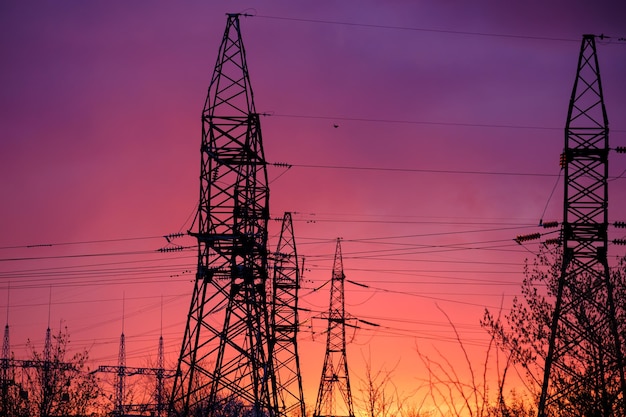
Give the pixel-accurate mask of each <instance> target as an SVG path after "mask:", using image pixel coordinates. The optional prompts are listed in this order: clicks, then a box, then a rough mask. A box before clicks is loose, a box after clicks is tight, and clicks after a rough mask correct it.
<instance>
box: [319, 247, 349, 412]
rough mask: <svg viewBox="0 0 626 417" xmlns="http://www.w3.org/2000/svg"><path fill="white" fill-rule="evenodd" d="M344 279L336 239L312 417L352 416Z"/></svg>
mask: <svg viewBox="0 0 626 417" xmlns="http://www.w3.org/2000/svg"><path fill="white" fill-rule="evenodd" d="M344 281H345V275H344V273H343V260H342V256H341V239H337V248H336V250H335V260H334V263H333V275H332V279H331V287H330V308H329V310H328V315H327V317H326V319H327V320H328V332H327V339H326V354H325V357H324V367H323V369H322V380H321V381H320V387H319V391H318V393H317V402H316V405H315V411H314V413H313V416H314V417H354V407H353V405H352V392H351V390H350V378H349V376H348V361H347V359H346V312H345V301H344Z"/></svg>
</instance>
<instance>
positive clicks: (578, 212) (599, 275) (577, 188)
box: [538, 35, 626, 417]
mask: <svg viewBox="0 0 626 417" xmlns="http://www.w3.org/2000/svg"><path fill="white" fill-rule="evenodd" d="M608 133H609V128H608V118H607V114H606V109H605V106H604V98H603V93H602V84H601V81H600V70H599V66H598V58H597V54H596V45H595V37H594V35H584V36H583V40H582V45H581V50H580V56H579V59H578V68H577V73H576V80H575V83H574V88H573V91H572V96H571V99H570V103H569V111H568V115H567V123H566V127H565V152H564V158H563V159H562V163H563V164H564V169H565V191H564V192H565V194H564V210H563V211H564V212H563V226H562V227H563V229H562V245H563V263H562V266H561V275H560V278H559V280H558V287H557V288H556V289H555V295H556V303H555V307H554V312H553V317H552V324H551V328H550V338H549V345H548V352H547V356H546V359H545V366H544V379H543V384H542V390H541V396H540V400H539V407H538V408H539V410H538V414H539V416H540V417H545V416H548V415H556V414H555V413H558V415H560V416H581V415H585V416H586V415H590V416H591V415H593V416H605V417H608V416H625V415H626V411H625V410H626V408H625V407H626V405H625V404H624V400H625V399H626V396H625V394H626V383H625V380H624V357H623V348H622V341H621V339H620V331H619V327H618V321H617V312H616V304H615V299H614V287H615V283H614V282H613V278H612V277H611V274H610V272H609V267H608V262H607V240H608V238H607V227H608V217H607V209H608V186H607V178H608V152H609V143H608ZM583 396H584V397H583Z"/></svg>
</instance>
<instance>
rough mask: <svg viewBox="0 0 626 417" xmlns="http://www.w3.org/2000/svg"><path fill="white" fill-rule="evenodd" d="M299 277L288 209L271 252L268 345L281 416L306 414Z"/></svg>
mask: <svg viewBox="0 0 626 417" xmlns="http://www.w3.org/2000/svg"><path fill="white" fill-rule="evenodd" d="M300 278H301V277H300V269H299V267H298V253H297V251H296V241H295V239H294V233H293V221H292V219H291V213H285V215H284V217H283V222H282V227H281V231H280V238H279V240H278V246H277V248H276V252H275V253H274V276H273V279H272V313H273V314H272V316H271V320H272V323H271V324H272V326H271V327H272V329H273V335H272V343H271V347H272V356H273V358H274V373H275V374H276V383H277V386H278V400H279V404H278V406H279V412H280V413H281V415H282V416H292V415H293V412H294V411H298V412H299V413H300V417H304V416H305V415H306V410H305V404H304V394H303V392H302V376H301V374H300V358H299V356H298V343H297V339H298V290H299V289H300Z"/></svg>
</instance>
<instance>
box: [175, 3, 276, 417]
mask: <svg viewBox="0 0 626 417" xmlns="http://www.w3.org/2000/svg"><path fill="white" fill-rule="evenodd" d="M200 149H201V169H200V203H199V207H198V215H197V217H196V222H197V224H198V230H197V232H191V231H190V232H189V233H190V235H192V236H195V237H196V238H197V240H198V266H197V274H196V279H195V286H194V289H193V293H192V297H191V305H190V308H189V314H188V318H187V324H186V327H185V332H184V336H183V341H182V346H181V351H180V357H179V363H178V372H177V376H176V377H175V380H174V385H173V390H172V397H171V401H170V413H171V414H174V415H184V416H188V415H192V414H193V415H196V414H194V413H197V412H199V413H201V414H202V415H203V416H213V415H216V414H217V413H228V410H229V409H233V410H234V409H235V408H236V409H241V408H243V409H244V410H246V412H249V413H252V415H255V416H261V415H263V416H273V415H275V414H276V408H277V406H276V404H277V400H276V381H275V376H274V372H273V361H272V358H271V357H269V356H270V353H269V348H268V338H269V314H268V308H267V307H268V306H267V301H266V300H267V297H266V288H267V276H268V271H267V269H268V268H267V222H268V219H269V188H268V181H267V171H266V160H265V156H264V152H263V146H262V138H261V126H260V121H259V114H258V113H257V112H256V109H255V106H254V100H253V95H252V88H251V85H250V77H249V74H248V66H247V63H246V54H245V50H244V46H243V42H242V38H241V31H240V25H239V15H236V14H231V15H228V18H227V23H226V30H225V32H224V37H223V39H222V43H221V45H220V49H219V53H218V59H217V63H216V65H215V70H214V72H213V76H212V78H211V82H210V85H209V91H208V94H207V98H206V102H205V105H204V110H203V112H202V145H201V148H200Z"/></svg>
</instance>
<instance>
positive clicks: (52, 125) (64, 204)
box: [0, 0, 626, 407]
mask: <svg viewBox="0 0 626 417" xmlns="http://www.w3.org/2000/svg"><path fill="white" fill-rule="evenodd" d="M548 4H549V5H548ZM238 12H239V13H246V14H249V15H250V16H249V17H241V27H242V33H243V41H244V44H245V47H246V52H247V59H248V68H249V70H250V78H251V82H252V86H253V90H254V97H255V103H256V108H257V110H258V111H259V112H260V113H263V114H264V116H263V117H262V118H261V127H262V132H263V141H264V148H265V155H266V157H267V159H268V160H269V161H270V162H272V163H285V164H289V165H291V168H289V169H287V168H285V167H281V166H270V167H269V168H268V172H269V179H270V181H271V184H270V192H271V194H270V212H271V216H272V218H273V219H279V218H282V216H283V213H284V212H285V211H290V212H292V213H293V217H294V230H295V234H296V243H297V248H298V252H299V254H300V255H301V256H303V257H304V258H305V267H306V271H305V276H304V282H303V288H302V289H301V299H300V306H301V307H302V308H303V309H306V310H305V311H303V312H302V314H301V322H302V327H301V335H300V336H301V337H300V341H299V343H300V356H301V361H302V368H303V369H302V373H303V380H304V385H305V395H306V401H307V404H308V405H309V406H310V407H313V406H314V405H315V395H316V392H317V387H318V385H319V382H320V376H321V367H322V363H323V357H324V348H325V336H324V334H323V331H324V328H325V326H326V323H325V322H324V321H323V320H321V314H322V312H323V311H325V310H326V309H327V308H328V301H329V294H328V290H329V286H328V285H325V286H322V285H323V284H324V283H325V282H326V281H328V280H329V279H330V277H331V268H332V261H333V255H334V250H335V240H336V238H337V237H341V238H342V239H343V241H342V249H343V255H344V272H345V275H346V278H347V279H348V280H350V281H353V282H356V283H358V284H362V285H355V284H352V283H350V282H347V283H346V288H345V290H346V295H345V298H346V311H347V312H348V313H349V315H350V316H352V317H354V318H355V319H361V320H365V321H367V322H370V323H375V324H378V325H379V326H377V327H375V326H371V325H368V324H365V323H362V322H360V323H359V324H358V328H357V329H354V328H350V330H349V331H348V335H347V338H348V342H349V345H348V364H349V366H350V372H351V374H350V377H351V382H352V386H353V396H354V397H359V388H360V384H361V380H360V378H363V376H364V364H365V362H366V361H367V360H368V359H367V358H371V363H372V366H373V368H374V369H387V370H391V369H394V371H393V373H394V376H395V379H396V381H397V386H398V388H399V390H400V391H401V392H403V393H404V394H405V395H406V396H413V397H414V398H413V399H412V402H414V403H416V404H419V402H420V401H421V398H422V397H423V390H419V389H418V388H419V387H421V386H422V385H423V384H424V380H425V379H426V378H427V375H426V370H425V368H424V366H423V364H422V362H421V360H420V359H419V356H418V353H417V351H418V349H419V351H420V352H422V353H426V354H428V355H429V356H431V357H433V358H437V357H439V355H445V356H447V357H448V358H449V359H450V360H451V361H452V362H453V363H456V364H457V365H458V368H457V369H458V371H459V373H460V374H464V373H465V372H466V369H465V365H464V360H463V358H462V353H461V351H460V350H459V346H458V342H457V340H456V336H455V333H454V331H453V329H452V327H451V326H450V324H449V323H448V318H447V317H449V319H450V321H452V322H453V323H454V325H455V326H456V329H457V330H458V332H459V337H460V338H461V339H462V340H463V341H464V342H465V343H467V347H468V349H469V352H470V354H471V355H472V362H474V363H475V364H477V365H480V364H482V362H483V361H484V356H485V352H486V349H487V341H488V337H487V334H486V332H485V331H484V330H483V329H481V327H480V325H479V320H480V319H481V317H482V315H483V312H484V309H485V308H489V309H490V310H492V311H497V310H498V309H499V308H500V306H502V309H503V312H504V313H506V311H507V308H509V307H510V305H511V301H512V298H513V297H514V296H515V295H519V294H520V284H521V281H522V279H523V265H524V260H525V259H526V258H528V257H530V258H532V257H533V254H534V253H536V252H537V250H538V248H539V245H540V243H539V242H532V243H529V244H526V245H524V246H520V245H518V244H516V243H515V242H514V241H513V238H514V237H515V236H516V235H518V234H526V233H533V232H542V233H544V232H546V230H544V229H541V228H539V227H538V224H539V221H540V220H541V219H543V220H544V221H548V220H561V218H562V212H563V179H562V176H559V169H560V168H559V164H558V162H559V154H560V153H561V151H562V150H563V146H564V138H563V135H564V134H563V127H564V125H565V121H566V115H567V106H568V102H569V98H570V94H571V91H572V86H573V82H574V77H575V75H576V64H577V59H578V53H579V49H580V42H581V38H582V35H583V34H586V33H591V34H596V35H600V34H604V35H606V36H608V38H605V39H602V40H600V39H598V40H597V51H598V56H599V61H600V70H601V75H602V83H603V87H604V96H605V103H606V108H607V112H608V117H609V121H610V127H611V134H610V144H611V147H612V148H614V147H616V146H626V76H625V74H626V23H625V22H626V6H625V5H624V2H623V1H621V0H614V1H599V2H591V1H578V0H577V1H550V2H543V1H534V0H533V1H527V2H502V1H491V0H490V1H478V2H461V1H390V2H387V1H343V2H332V1H317V2H306V3H305V2H293V1H272V2H270V1H255V2H251V1H231V2H216V1H213V2H211V1H195V0H194V1H187V2H167V1H133V2H128V1H106V2H105V1H90V2H86V1H78V0H75V1H63V2H44V1H3V2H2V3H0V35H1V39H2V41H0V54H1V56H2V59H1V60H0V62H1V63H0V76H1V78H0V79H1V83H2V93H1V94H0V126H2V129H1V132H0V195H1V196H2V198H1V201H2V203H1V204H0V219H1V220H0V225H1V226H0V230H1V232H2V233H0V314H2V316H0V317H2V318H4V315H5V314H6V320H8V324H9V325H10V331H11V347H12V350H13V351H14V352H15V357H16V358H18V359H26V358H27V349H26V344H27V340H31V341H32V343H33V344H34V345H35V347H36V348H37V349H41V348H42V347H43V339H44V335H45V331H46V328H47V327H48V325H49V326H50V328H51V329H52V331H53V332H57V331H58V330H59V326H67V327H68V330H69V333H70V335H71V340H72V342H71V346H72V348H73V349H83V348H86V349H89V350H90V358H91V363H92V367H95V366H98V365H115V364H116V362H117V356H118V346H119V336H120V333H121V331H122V328H123V329H124V333H125V336H126V350H127V365H130V366H146V365H147V364H148V363H149V361H152V362H154V359H155V356H156V352H157V343H158V338H159V335H160V333H161V329H162V334H163V336H164V339H165V344H166V355H167V357H166V361H167V362H168V364H169V365H168V366H171V367H174V366H175V363H176V359H177V355H178V353H179V349H180V341H181V337H182V334H183V330H184V325H185V321H186V315H187V311H188V308H189V301H190V297H191V291H192V288H193V282H192V280H193V278H194V275H195V264H196V251H195V248H193V245H194V241H193V239H191V238H189V237H183V238H179V239H178V240H175V241H174V243H176V244H180V245H183V246H189V247H190V248H189V249H188V250H185V251H182V252H165V253H164V252H159V251H158V249H159V248H164V247H166V245H167V241H166V240H165V239H164V238H163V236H164V235H168V234H171V233H178V232H186V231H187V230H188V228H189V227H191V222H192V220H193V215H194V214H195V211H196V210H197V204H198V195H199V179H198V176H199V173H200V152H199V150H200V140H201V122H200V115H201V111H202V106H203V104H204V100H205V98H206V93H207V88H208V85H209V81H210V77H211V74H212V72H213V69H214V65H215V61H216V59H217V52H218V47H219V44H220V42H221V39H222V35H223V32H224V27H225V24H226V13H238ZM335 125H336V126H337V127H335ZM609 164H610V167H609V172H610V176H611V180H610V181H611V182H610V191H609V192H610V199H609V221H610V222H611V223H613V222H614V221H618V220H619V221H624V220H626V172H625V171H626V155H624V154H617V153H615V152H612V153H611V154H610V157H609ZM553 190H554V192H553V193H552V191H553ZM194 227H195V226H194ZM279 232H280V222H279V221H277V220H276V221H274V220H273V221H271V222H270V230H269V235H270V249H273V248H275V246H276V243H277V238H278V233H279ZM554 233H556V232H554ZM625 235H626V232H625V231H624V229H621V230H620V229H617V230H616V229H614V228H610V231H609V239H614V238H624V237H625ZM546 237H551V236H546ZM624 254H626V247H624V246H621V247H620V246H615V245H611V246H610V248H609V256H610V262H611V263H612V264H614V261H613V260H614V259H615V257H616V256H623V255H624ZM363 285H365V286H366V287H367V288H366V287H364V286H363ZM9 288H10V290H9ZM123 300H125V301H123ZM446 316H447V317H446ZM355 323H356V321H355Z"/></svg>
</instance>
